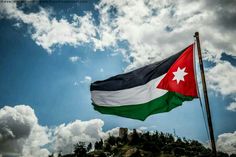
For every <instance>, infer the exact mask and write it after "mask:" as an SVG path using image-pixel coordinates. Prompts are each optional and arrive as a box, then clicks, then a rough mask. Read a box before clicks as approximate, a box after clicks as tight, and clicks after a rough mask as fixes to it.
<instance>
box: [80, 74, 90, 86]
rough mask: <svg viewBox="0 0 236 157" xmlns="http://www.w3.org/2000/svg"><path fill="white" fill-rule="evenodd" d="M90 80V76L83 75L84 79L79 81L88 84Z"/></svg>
mask: <svg viewBox="0 0 236 157" xmlns="http://www.w3.org/2000/svg"><path fill="white" fill-rule="evenodd" d="M91 82H92V77H90V76H85V77H84V80H82V81H80V83H86V84H89V83H91Z"/></svg>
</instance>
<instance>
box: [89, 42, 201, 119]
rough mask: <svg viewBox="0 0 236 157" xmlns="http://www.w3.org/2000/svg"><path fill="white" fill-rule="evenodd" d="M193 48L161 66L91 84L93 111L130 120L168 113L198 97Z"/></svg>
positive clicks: (159, 64)
mask: <svg viewBox="0 0 236 157" xmlns="http://www.w3.org/2000/svg"><path fill="white" fill-rule="evenodd" d="M193 50H194V44H191V45H189V46H188V47H187V48H185V49H184V50H182V51H180V52H179V53H177V54H175V55H173V56H170V57H169V58H167V59H164V60H162V61H160V62H156V63H153V64H150V65H147V66H144V67H142V68H139V69H136V70H134V71H131V72H128V73H125V74H120V75H117V76H113V77H111V78H108V79H106V80H103V81H96V82H94V83H92V84H91V86H90V91H91V97H92V104H93V106H94V109H95V110H97V111H99V112H100V113H103V114H112V115H118V116H122V117H128V118H132V119H139V120H145V119H146V118H147V117H148V116H149V115H153V114H157V113H162V112H168V111H170V110H172V109H173V108H175V107H177V106H180V105H182V103H183V102H184V101H190V100H193V98H196V97H198V95H197V89H196V80H195V72H194V53H193Z"/></svg>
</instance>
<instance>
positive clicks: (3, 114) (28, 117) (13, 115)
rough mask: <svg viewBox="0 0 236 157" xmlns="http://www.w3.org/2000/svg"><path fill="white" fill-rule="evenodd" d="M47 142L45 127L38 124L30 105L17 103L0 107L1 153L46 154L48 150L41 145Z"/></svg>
mask: <svg viewBox="0 0 236 157" xmlns="http://www.w3.org/2000/svg"><path fill="white" fill-rule="evenodd" d="M39 137H40V138H39ZM48 142H49V139H48V135H47V128H46V127H42V126H40V125H39V124H38V119H37V117H36V116H35V113H34V110H33V109H32V108H31V107H29V106H26V105H18V106H15V107H9V106H5V107H3V108H2V109H0V153H1V154H3V155H4V154H18V155H20V156H23V157H35V156H47V155H48V154H49V151H48V150H47V149H43V148H41V146H43V145H45V144H46V143H48Z"/></svg>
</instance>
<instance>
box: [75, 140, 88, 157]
mask: <svg viewBox="0 0 236 157" xmlns="http://www.w3.org/2000/svg"><path fill="white" fill-rule="evenodd" d="M74 153H75V156H76V157H86V154H87V151H86V149H85V143H84V142H79V143H77V144H75V145H74Z"/></svg>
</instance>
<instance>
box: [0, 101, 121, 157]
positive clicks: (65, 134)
mask: <svg viewBox="0 0 236 157" xmlns="http://www.w3.org/2000/svg"><path fill="white" fill-rule="evenodd" d="M103 125H104V122H103V121H102V120H101V119H92V120H89V121H80V120H75V121H74V122H71V123H68V124H61V125H59V126H56V127H55V128H54V129H48V128H47V127H44V126H41V125H39V124H38V119H37V117H36V115H35V113H34V110H33V109H32V108H31V107H30V106H26V105H17V106H15V107H9V106H5V107H3V108H2V109H0V155H13V156H22V157H46V156H48V154H49V149H50V151H52V152H59V151H61V150H62V151H63V154H65V153H71V152H72V151H73V146H74V144H76V143H78V142H79V141H82V142H86V144H88V143H89V142H92V143H95V142H96V141H98V140H100V139H101V138H102V139H106V138H107V137H109V135H114V136H118V133H119V128H113V129H111V130H108V131H107V132H104V131H103V130H102V127H103Z"/></svg>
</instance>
